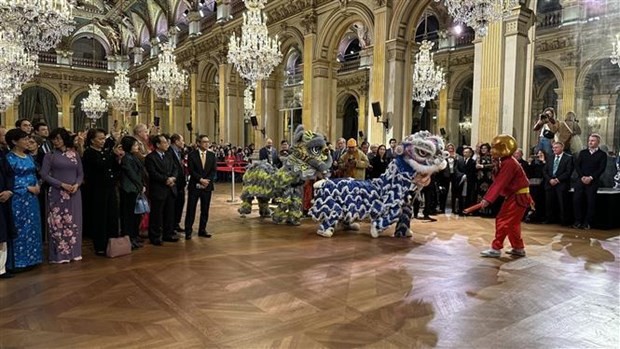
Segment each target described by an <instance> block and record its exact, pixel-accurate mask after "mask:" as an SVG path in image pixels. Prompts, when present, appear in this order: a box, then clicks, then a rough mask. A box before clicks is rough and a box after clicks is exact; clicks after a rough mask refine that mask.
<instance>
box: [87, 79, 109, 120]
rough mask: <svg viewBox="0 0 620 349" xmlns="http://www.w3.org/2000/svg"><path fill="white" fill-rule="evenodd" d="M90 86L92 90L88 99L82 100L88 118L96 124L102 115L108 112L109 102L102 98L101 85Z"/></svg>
mask: <svg viewBox="0 0 620 349" xmlns="http://www.w3.org/2000/svg"><path fill="white" fill-rule="evenodd" d="M88 86H89V87H90V90H89V91H88V97H87V98H85V99H83V100H82V110H83V111H84V112H85V113H86V117H87V118H89V119H90V120H91V122H96V121H97V120H98V119H99V118H101V114H103V113H105V112H106V111H107V110H108V102H106V100H105V99H103V98H101V94H100V93H99V85H97V84H90V85H88Z"/></svg>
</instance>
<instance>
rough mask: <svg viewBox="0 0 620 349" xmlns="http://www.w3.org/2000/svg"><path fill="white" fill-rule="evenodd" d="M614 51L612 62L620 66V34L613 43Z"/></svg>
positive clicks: (611, 57)
mask: <svg viewBox="0 0 620 349" xmlns="http://www.w3.org/2000/svg"><path fill="white" fill-rule="evenodd" d="M612 45H613V48H614V49H613V51H612V52H611V56H610V57H609V58H610V59H611V64H617V65H618V66H619V67H620V34H616V42H614V43H612Z"/></svg>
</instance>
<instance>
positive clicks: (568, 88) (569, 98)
mask: <svg viewBox="0 0 620 349" xmlns="http://www.w3.org/2000/svg"><path fill="white" fill-rule="evenodd" d="M571 63H572V62H571ZM562 75H563V77H564V82H563V84H562V86H563V88H562V114H561V115H560V116H564V115H566V113H567V112H569V111H572V112H574V111H575V100H576V98H577V95H576V94H575V87H576V86H577V67H576V66H574V65H571V66H568V67H564V69H562Z"/></svg>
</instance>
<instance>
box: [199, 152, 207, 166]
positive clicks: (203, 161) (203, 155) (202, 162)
mask: <svg viewBox="0 0 620 349" xmlns="http://www.w3.org/2000/svg"><path fill="white" fill-rule="evenodd" d="M205 162H207V160H206V158H205V152H204V151H201V152H200V163H201V164H202V167H203V168H204V167H205Z"/></svg>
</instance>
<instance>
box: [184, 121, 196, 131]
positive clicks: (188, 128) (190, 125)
mask: <svg viewBox="0 0 620 349" xmlns="http://www.w3.org/2000/svg"><path fill="white" fill-rule="evenodd" d="M185 126H187V130H188V131H189V132H192V131H193V130H194V127H193V126H192V123H191V122H188V123H187V124H185Z"/></svg>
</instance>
